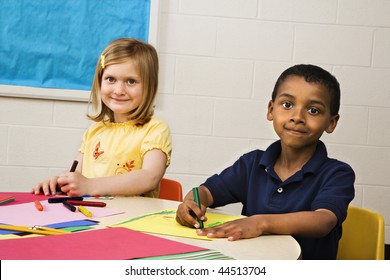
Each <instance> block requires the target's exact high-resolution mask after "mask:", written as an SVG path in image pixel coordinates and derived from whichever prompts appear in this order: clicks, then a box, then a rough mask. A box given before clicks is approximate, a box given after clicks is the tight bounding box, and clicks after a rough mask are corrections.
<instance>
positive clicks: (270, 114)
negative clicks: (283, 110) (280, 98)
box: [267, 100, 274, 121]
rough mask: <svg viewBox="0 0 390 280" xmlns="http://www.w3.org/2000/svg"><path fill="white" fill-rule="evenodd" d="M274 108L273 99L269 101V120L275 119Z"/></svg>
mask: <svg viewBox="0 0 390 280" xmlns="http://www.w3.org/2000/svg"><path fill="white" fill-rule="evenodd" d="M273 110H274V103H273V102H272V100H270V101H269V102H268V110H267V120H269V121H272V120H273V119H274V116H273V115H272V113H273Z"/></svg>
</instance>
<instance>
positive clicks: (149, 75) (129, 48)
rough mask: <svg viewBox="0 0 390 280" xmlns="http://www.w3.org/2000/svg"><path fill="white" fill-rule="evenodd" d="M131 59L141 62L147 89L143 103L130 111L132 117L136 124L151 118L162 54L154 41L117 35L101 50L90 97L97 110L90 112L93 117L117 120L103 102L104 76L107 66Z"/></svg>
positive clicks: (144, 88)
mask: <svg viewBox="0 0 390 280" xmlns="http://www.w3.org/2000/svg"><path fill="white" fill-rule="evenodd" d="M129 59H131V60H133V61H134V62H135V64H136V65H137V66H138V71H139V74H140V76H141V80H142V86H143V93H142V101H141V104H140V105H139V106H138V107H137V108H136V109H134V110H132V111H130V112H129V115H128V120H129V121H133V122H134V123H135V124H136V125H143V124H145V123H147V122H148V121H149V120H150V119H151V117H152V116H153V113H154V100H155V97H156V94H157V87H158V68H159V65H158V56H157V52H156V49H155V48H154V47H153V46H152V45H150V44H148V43H145V42H142V41H140V40H137V39H132V38H120V39H116V40H114V41H112V42H111V43H110V44H109V45H108V46H107V47H106V48H105V49H104V50H103V52H102V53H101V55H100V57H99V60H98V62H97V65H96V70H95V76H94V78H93V83H92V89H91V96H90V101H89V103H90V104H91V105H92V107H93V109H94V113H95V114H94V115H91V114H89V113H88V114H87V116H88V118H89V119H91V120H94V121H111V122H114V112H113V111H112V110H111V109H109V108H108V107H107V106H106V105H105V104H104V103H103V102H102V100H101V97H100V90H101V83H102V76H103V72H104V69H105V68H106V67H107V66H109V65H112V64H118V63H123V62H125V61H127V60H129Z"/></svg>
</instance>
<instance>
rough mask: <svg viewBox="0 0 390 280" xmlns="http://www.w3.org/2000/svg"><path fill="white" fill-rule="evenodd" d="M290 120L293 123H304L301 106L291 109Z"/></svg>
mask: <svg viewBox="0 0 390 280" xmlns="http://www.w3.org/2000/svg"><path fill="white" fill-rule="evenodd" d="M291 112H292V114H291V118H290V120H291V121H293V122H295V123H304V122H305V109H303V108H295V109H294V110H292V111H291Z"/></svg>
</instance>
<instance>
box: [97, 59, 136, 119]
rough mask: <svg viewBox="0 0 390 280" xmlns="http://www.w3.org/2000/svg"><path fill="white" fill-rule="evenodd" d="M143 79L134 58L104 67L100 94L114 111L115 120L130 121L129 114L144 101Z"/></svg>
mask: <svg viewBox="0 0 390 280" xmlns="http://www.w3.org/2000/svg"><path fill="white" fill-rule="evenodd" d="M142 92H143V87H142V81H141V77H140V75H139V71H138V67H137V65H136V64H135V63H134V61H133V60H132V59H129V60H127V61H125V62H123V63H118V64H112V65H109V66H107V67H106V68H105V69H104V72H103V77H102V84H101V91H100V96H101V99H102V101H103V103H104V104H105V105H106V106H107V107H108V108H110V109H111V110H112V111H113V112H114V118H115V122H117V123H120V122H126V121H128V119H127V115H128V113H129V112H130V111H132V110H134V109H136V108H137V107H138V106H139V105H140V104H141V102H142Z"/></svg>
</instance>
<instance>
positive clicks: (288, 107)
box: [282, 101, 292, 109]
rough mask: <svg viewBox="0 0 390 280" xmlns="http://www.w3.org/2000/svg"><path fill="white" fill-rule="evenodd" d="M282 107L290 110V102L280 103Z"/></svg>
mask: <svg viewBox="0 0 390 280" xmlns="http://www.w3.org/2000/svg"><path fill="white" fill-rule="evenodd" d="M282 106H283V107H284V108H286V109H290V108H291V107H292V104H291V102H288V101H285V102H283V103H282Z"/></svg>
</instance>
